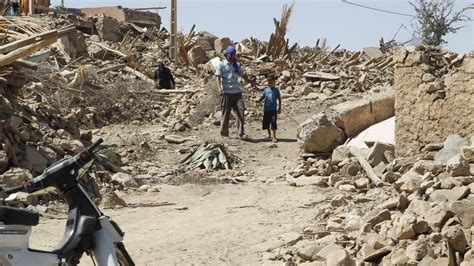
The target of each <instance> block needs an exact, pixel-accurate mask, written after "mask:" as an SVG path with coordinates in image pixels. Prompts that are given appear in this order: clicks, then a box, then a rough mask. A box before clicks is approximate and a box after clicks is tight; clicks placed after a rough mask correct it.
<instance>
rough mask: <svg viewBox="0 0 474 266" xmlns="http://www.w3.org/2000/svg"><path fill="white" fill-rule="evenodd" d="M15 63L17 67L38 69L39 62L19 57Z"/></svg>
mask: <svg viewBox="0 0 474 266" xmlns="http://www.w3.org/2000/svg"><path fill="white" fill-rule="evenodd" d="M13 65H14V66H16V67H24V68H28V69H32V70H36V69H38V65H39V64H38V63H35V62H30V61H27V60H24V59H18V60H16V61H15V62H13Z"/></svg>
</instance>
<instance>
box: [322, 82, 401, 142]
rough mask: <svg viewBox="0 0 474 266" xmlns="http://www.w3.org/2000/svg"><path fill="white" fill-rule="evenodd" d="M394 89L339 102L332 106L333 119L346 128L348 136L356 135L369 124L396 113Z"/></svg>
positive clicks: (342, 127) (345, 131)
mask: <svg viewBox="0 0 474 266" xmlns="http://www.w3.org/2000/svg"><path fill="white" fill-rule="evenodd" d="M394 104H395V93H394V91H393V89H387V90H385V91H384V92H381V93H376V94H371V95H369V96H368V97H366V98H364V99H360V100H355V101H349V102H344V103H340V104H337V105H335V106H332V107H331V108H330V112H331V115H332V120H333V121H334V122H335V124H336V125H337V126H338V127H339V128H341V129H343V130H344V133H345V134H346V136H354V135H356V134H358V133H360V132H362V131H363V130H364V129H366V128H368V127H369V126H371V125H373V124H376V123H378V122H381V121H383V120H385V119H387V118H390V117H392V116H394V115H395V107H394Z"/></svg>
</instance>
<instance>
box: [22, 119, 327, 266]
mask: <svg viewBox="0 0 474 266" xmlns="http://www.w3.org/2000/svg"><path fill="white" fill-rule="evenodd" d="M302 119H304V116H296V117H292V118H290V117H287V116H285V115H284V114H283V115H282V116H281V119H280V124H279V127H280V128H281V130H279V136H278V137H279V138H280V142H278V144H277V147H271V145H270V144H271V143H270V142H268V141H264V140H263V137H264V136H265V134H266V132H263V131H262V130H260V127H261V125H260V122H259V121H252V122H250V123H249V125H248V126H247V132H248V134H249V136H250V137H251V138H252V140H251V141H248V142H244V141H241V140H238V139H237V138H235V137H232V136H231V138H230V139H226V140H222V139H221V138H220V137H219V134H218V127H213V128H211V129H210V130H209V129H206V131H207V132H206V134H204V133H203V132H202V131H203V129H200V130H198V131H197V132H192V133H188V134H186V135H187V138H188V139H189V141H187V142H185V143H184V144H181V145H175V144H166V146H164V147H162V148H163V149H161V150H159V151H157V153H156V154H154V156H155V157H154V158H149V159H148V161H153V160H156V161H159V162H160V163H164V164H172V163H175V164H176V163H177V162H178V161H179V160H180V159H182V158H183V155H179V154H178V153H177V150H179V149H182V148H183V147H187V146H190V145H193V144H197V143H201V142H202V141H204V140H208V141H213V140H214V141H220V142H224V143H225V144H226V146H227V147H229V150H230V151H231V152H232V153H233V154H235V155H237V156H238V157H239V158H240V159H242V160H243V161H244V164H243V165H241V167H240V168H239V170H241V171H244V172H247V173H250V174H249V176H251V178H249V180H248V181H249V182H246V183H240V184H219V183H217V184H211V185H201V184H184V185H178V186H173V185H164V184H163V185H159V186H158V188H159V190H160V192H158V193H146V192H136V191H135V192H133V193H130V194H129V193H124V194H120V196H122V197H123V199H124V200H125V201H126V202H127V204H128V205H129V207H126V208H123V209H119V210H105V212H106V214H107V215H110V216H111V217H113V218H114V219H115V220H116V221H117V222H118V224H119V225H120V226H121V227H122V229H123V230H124V231H125V232H126V238H125V244H126V246H127V248H128V249H129V252H130V253H131V256H132V257H133V258H134V259H135V260H136V262H137V265H169V264H173V263H178V264H183V263H184V264H187V263H198V264H203V263H206V264H216V263H217V264H222V263H229V264H236V263H238V264H250V263H256V262H258V261H260V260H262V256H261V252H262V249H265V248H266V247H265V245H267V244H270V245H271V244H272V243H267V242H268V241H267V240H269V239H279V237H280V236H281V235H285V234H286V235H288V232H301V231H302V230H303V229H304V228H305V227H308V226H310V225H312V223H314V216H315V211H314V205H316V204H317V203H319V202H322V201H325V200H326V199H327V200H328V201H329V200H330V199H331V198H332V197H331V196H330V195H329V194H327V193H326V194H325V195H323V194H322V193H318V192H317V189H318V188H316V187H291V186H288V185H287V184H286V181H285V178H284V176H285V173H287V172H288V171H289V170H290V169H293V168H294V167H295V163H296V159H297V157H298V153H299V149H298V146H297V145H298V143H297V142H296V137H295V136H296V128H297V125H296V123H297V121H298V122H301V120H302ZM231 130H235V129H231ZM200 131H201V132H200ZM231 132H232V131H231ZM99 134H100V135H103V136H104V137H105V138H106V140H107V141H108V142H109V144H112V143H113V144H117V145H120V144H125V145H128V146H130V142H131V141H134V140H133V138H135V139H140V140H146V141H149V142H153V141H154V140H157V139H159V138H160V136H159V135H160V134H162V132H161V131H160V127H159V126H154V125H148V126H126V127H123V126H117V125H116V126H111V127H108V128H103V129H101V130H100V132H99ZM124 136H128V138H127V137H124ZM135 141H136V140H135ZM121 142H125V143H121ZM126 142H128V143H126ZM65 218H66V217H65V215H57V216H55V217H54V219H48V218H43V219H42V221H41V224H40V225H39V226H37V227H36V228H35V231H34V233H33V236H32V238H31V239H32V241H33V243H32V246H33V247H34V248H43V247H46V248H48V249H52V248H54V247H55V245H56V243H58V242H59V240H60V238H61V237H62V234H63V228H64V223H65ZM290 235H291V234H290ZM295 235H297V236H298V237H299V234H295ZM289 237H291V236H289ZM270 242H271V241H270ZM262 243H267V244H264V245H263V246H262ZM83 264H84V265H92V263H91V260H90V259H89V258H87V257H83ZM81 265H82V264H81Z"/></svg>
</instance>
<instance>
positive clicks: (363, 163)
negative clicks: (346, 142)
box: [349, 146, 383, 187]
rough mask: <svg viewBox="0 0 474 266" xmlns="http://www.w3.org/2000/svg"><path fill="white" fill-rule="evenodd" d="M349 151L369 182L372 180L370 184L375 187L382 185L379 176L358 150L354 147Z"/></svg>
mask: <svg viewBox="0 0 474 266" xmlns="http://www.w3.org/2000/svg"><path fill="white" fill-rule="evenodd" d="M349 150H350V151H351V153H352V155H354V157H356V159H357V161H359V163H360V165H361V166H362V169H364V171H365V173H366V174H367V176H368V177H369V178H370V180H372V183H373V184H374V185H375V186H377V187H378V186H380V185H381V184H382V183H383V182H382V179H380V178H379V176H378V175H377V174H376V173H375V171H374V169H373V168H372V166H370V164H369V162H367V160H366V159H365V157H364V155H362V153H361V152H360V150H359V149H358V148H357V147H354V146H351V147H350V148H349Z"/></svg>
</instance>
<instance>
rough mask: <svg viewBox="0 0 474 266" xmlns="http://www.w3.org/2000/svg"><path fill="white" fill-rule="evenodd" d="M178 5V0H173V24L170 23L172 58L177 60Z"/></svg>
mask: <svg viewBox="0 0 474 266" xmlns="http://www.w3.org/2000/svg"><path fill="white" fill-rule="evenodd" d="M177 11H178V7H177V0H171V25H170V30H171V34H170V54H169V56H170V60H171V61H173V62H175V61H176V53H177V51H176V50H177V49H176V46H177V45H178V40H177V34H178V26H177V21H178V18H177V15H178V12H177Z"/></svg>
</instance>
